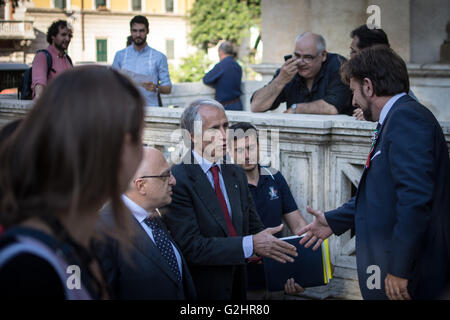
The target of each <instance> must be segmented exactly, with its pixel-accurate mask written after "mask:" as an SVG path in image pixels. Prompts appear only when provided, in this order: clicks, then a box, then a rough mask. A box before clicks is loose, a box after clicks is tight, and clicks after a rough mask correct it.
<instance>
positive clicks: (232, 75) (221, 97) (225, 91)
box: [203, 41, 242, 111]
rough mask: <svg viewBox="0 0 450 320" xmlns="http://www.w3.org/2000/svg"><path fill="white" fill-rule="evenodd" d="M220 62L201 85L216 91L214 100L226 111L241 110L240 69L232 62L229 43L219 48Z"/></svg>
mask: <svg viewBox="0 0 450 320" xmlns="http://www.w3.org/2000/svg"><path fill="white" fill-rule="evenodd" d="M219 59H220V62H219V63H218V64H216V65H215V66H214V68H213V69H212V70H211V71H209V72H208V73H207V74H206V75H205V76H204V77H203V83H204V84H206V85H208V86H211V87H213V88H215V89H216V95H215V99H216V100H217V101H219V102H220V103H221V104H222V105H223V106H224V107H225V109H226V110H239V111H240V110H242V103H241V99H240V96H241V81H242V68H241V67H240V66H239V64H238V63H237V62H236V61H235V60H234V48H233V45H232V44H231V43H230V42H229V41H224V42H222V43H221V44H220V46H219Z"/></svg>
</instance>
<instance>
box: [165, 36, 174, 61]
mask: <svg viewBox="0 0 450 320" xmlns="http://www.w3.org/2000/svg"><path fill="white" fill-rule="evenodd" d="M166 57H167V59H175V41H174V40H173V39H166Z"/></svg>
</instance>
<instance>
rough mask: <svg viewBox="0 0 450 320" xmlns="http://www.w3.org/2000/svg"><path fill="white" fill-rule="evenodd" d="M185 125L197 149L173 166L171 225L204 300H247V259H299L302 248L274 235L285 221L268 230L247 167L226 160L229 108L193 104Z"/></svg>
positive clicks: (168, 220) (183, 118)
mask: <svg viewBox="0 0 450 320" xmlns="http://www.w3.org/2000/svg"><path fill="white" fill-rule="evenodd" d="M181 128H182V129H185V130H186V131H187V132H188V134H189V136H190V141H191V148H190V149H191V150H189V152H188V153H187V155H186V157H185V158H184V161H183V162H182V163H181V164H177V165H175V166H173V167H172V173H173V175H174V176H175V178H176V179H177V185H176V186H174V187H173V196H172V203H171V204H170V206H169V212H168V213H167V215H166V216H165V221H166V225H167V227H168V228H169V230H170V231H171V234H172V237H173V238H174V239H175V241H176V242H177V243H178V245H179V246H180V248H181V250H182V252H183V255H184V257H185V258H186V260H187V262H188V265H189V269H190V270H191V274H192V278H193V279H194V283H195V287H196V290H197V294H198V298H199V299H200V300H229V299H235V300H243V299H245V298H246V268H245V267H246V259H247V258H249V257H250V256H252V255H254V254H257V255H260V256H266V257H271V258H274V259H276V260H278V261H280V262H286V261H293V259H292V258H291V257H290V256H296V255H297V252H296V249H295V247H294V246H291V245H290V244H288V243H287V242H284V241H281V240H279V239H277V238H275V237H274V236H273V234H275V233H277V232H279V231H280V230H281V229H282V225H280V226H278V227H275V228H267V229H264V226H263V224H262V222H261V220H260V218H259V216H258V214H257V212H256V209H255V205H254V202H253V199H252V195H251V194H250V191H249V189H248V183H247V177H246V175H245V173H244V171H243V170H242V169H241V168H240V167H239V166H237V165H234V164H228V163H225V162H224V161H223V158H224V154H225V153H226V150H227V145H226V138H227V133H228V132H227V131H228V119H227V117H226V115H225V112H224V109H223V106H222V105H221V104H220V103H218V102H217V101H214V100H198V101H195V102H193V103H192V104H191V105H190V106H189V107H188V108H186V109H185V111H184V112H183V114H182V116H181ZM200 128H201V130H199V129H200ZM194 129H195V130H194Z"/></svg>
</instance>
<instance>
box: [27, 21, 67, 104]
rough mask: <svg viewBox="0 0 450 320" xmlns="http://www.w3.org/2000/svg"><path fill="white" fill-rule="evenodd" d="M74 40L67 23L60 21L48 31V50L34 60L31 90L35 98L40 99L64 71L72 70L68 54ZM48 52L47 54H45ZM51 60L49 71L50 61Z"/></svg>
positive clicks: (37, 55)
mask: <svg viewBox="0 0 450 320" xmlns="http://www.w3.org/2000/svg"><path fill="white" fill-rule="evenodd" d="M71 39H72V28H71V27H70V25H68V23H67V21H64V20H58V21H55V22H53V23H52V25H51V26H50V27H49V28H48V31H47V42H48V43H49V46H48V47H47V49H46V50H41V51H39V52H38V53H37V54H36V56H35V57H34V60H33V66H32V68H33V72H32V76H31V79H32V82H31V89H32V91H33V98H38V97H39V96H40V95H41V93H42V91H43V90H44V88H45V86H46V85H47V84H48V82H49V81H50V80H52V79H53V78H55V77H56V76H57V75H58V74H60V73H61V72H63V71H66V70H70V69H72V68H73V67H72V61H71V60H70V58H69V56H68V55H67V54H66V51H67V48H68V47H69V44H70V40H71ZM45 51H46V52H45ZM49 58H51V62H52V64H51V68H50V70H49V66H48V63H47V61H48V59H49Z"/></svg>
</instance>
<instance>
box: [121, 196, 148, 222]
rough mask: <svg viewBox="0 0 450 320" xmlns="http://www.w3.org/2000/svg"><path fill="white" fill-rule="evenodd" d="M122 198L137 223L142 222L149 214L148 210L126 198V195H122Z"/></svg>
mask: <svg viewBox="0 0 450 320" xmlns="http://www.w3.org/2000/svg"><path fill="white" fill-rule="evenodd" d="M122 200H123V202H124V203H125V205H126V206H127V207H128V209H130V210H131V213H133V216H134V217H135V218H136V220H137V221H138V222H139V223H142V222H143V221H144V220H145V219H146V218H147V217H148V216H149V214H148V212H147V211H146V210H145V209H144V208H142V207H141V206H140V205H138V204H137V203H136V202H134V201H133V200H131V199H130V198H128V197H127V196H126V195H124V194H123V195H122Z"/></svg>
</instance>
